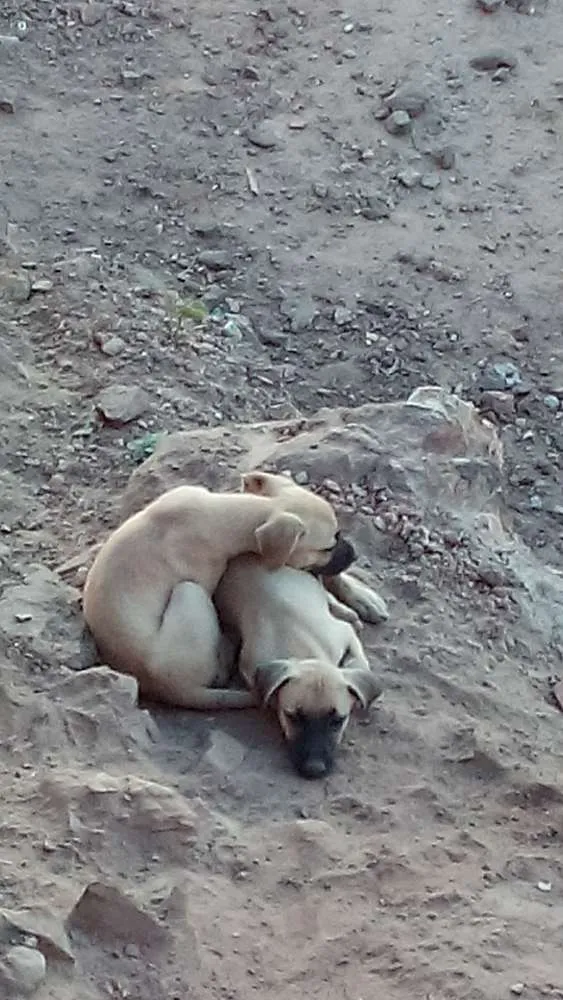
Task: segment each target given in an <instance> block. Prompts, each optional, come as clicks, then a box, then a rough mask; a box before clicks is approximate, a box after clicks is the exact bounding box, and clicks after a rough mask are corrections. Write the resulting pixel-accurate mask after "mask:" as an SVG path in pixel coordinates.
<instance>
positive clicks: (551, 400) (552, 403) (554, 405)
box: [543, 393, 559, 410]
mask: <svg viewBox="0 0 563 1000" xmlns="http://www.w3.org/2000/svg"><path fill="white" fill-rule="evenodd" d="M543 402H544V406H547V408H548V410H558V409H559V399H558V398H557V396H554V395H552V394H551V393H549V394H548V395H547V396H544V397H543Z"/></svg>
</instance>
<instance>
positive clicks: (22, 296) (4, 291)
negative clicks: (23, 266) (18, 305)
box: [0, 268, 31, 302]
mask: <svg viewBox="0 0 563 1000" xmlns="http://www.w3.org/2000/svg"><path fill="white" fill-rule="evenodd" d="M30 295H31V280H30V277H29V274H28V273H27V271H24V270H19V269H16V268H5V269H4V268H0V300H1V299H4V300H5V301H8V302H27V300H28V299H29V296H30Z"/></svg>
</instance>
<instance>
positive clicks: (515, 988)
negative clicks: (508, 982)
mask: <svg viewBox="0 0 563 1000" xmlns="http://www.w3.org/2000/svg"><path fill="white" fill-rule="evenodd" d="M510 992H511V993H513V994H514V996H515V997H519V996H521V995H522V993H523V992H524V983H513V985H512V986H511V987H510Z"/></svg>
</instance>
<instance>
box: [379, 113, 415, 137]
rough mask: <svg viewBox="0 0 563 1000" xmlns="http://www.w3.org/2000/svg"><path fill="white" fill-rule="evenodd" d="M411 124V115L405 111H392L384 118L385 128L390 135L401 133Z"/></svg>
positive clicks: (406, 130)
mask: <svg viewBox="0 0 563 1000" xmlns="http://www.w3.org/2000/svg"><path fill="white" fill-rule="evenodd" d="M411 124H412V119H411V116H410V115H409V114H408V112H406V111H393V112H392V113H391V114H390V115H389V117H388V118H386V119H385V128H386V129H387V131H388V132H389V134H390V135H403V134H404V133H405V132H408V131H409V129H410V127H411Z"/></svg>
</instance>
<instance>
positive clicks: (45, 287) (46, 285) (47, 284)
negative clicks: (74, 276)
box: [31, 278, 53, 292]
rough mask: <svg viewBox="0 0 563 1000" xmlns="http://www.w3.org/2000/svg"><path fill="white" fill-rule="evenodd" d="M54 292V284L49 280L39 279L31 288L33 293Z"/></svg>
mask: <svg viewBox="0 0 563 1000" xmlns="http://www.w3.org/2000/svg"><path fill="white" fill-rule="evenodd" d="M52 290H53V282H52V281H49V279H48V278H39V279H38V280H37V281H34V282H33V284H32V286H31V291H32V292H51V291H52Z"/></svg>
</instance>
